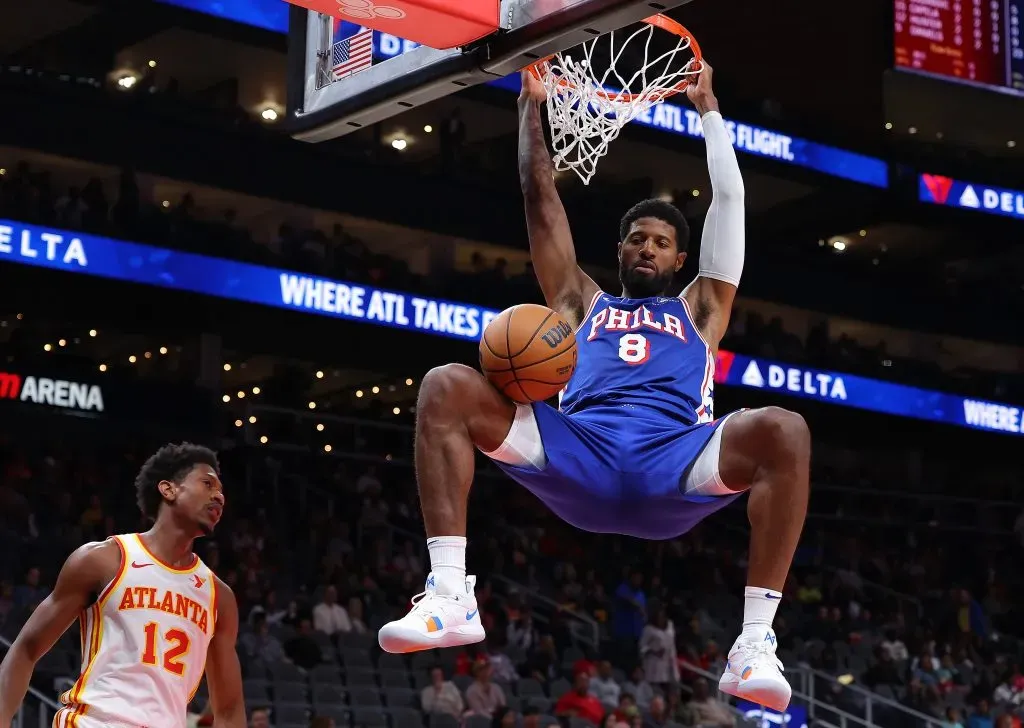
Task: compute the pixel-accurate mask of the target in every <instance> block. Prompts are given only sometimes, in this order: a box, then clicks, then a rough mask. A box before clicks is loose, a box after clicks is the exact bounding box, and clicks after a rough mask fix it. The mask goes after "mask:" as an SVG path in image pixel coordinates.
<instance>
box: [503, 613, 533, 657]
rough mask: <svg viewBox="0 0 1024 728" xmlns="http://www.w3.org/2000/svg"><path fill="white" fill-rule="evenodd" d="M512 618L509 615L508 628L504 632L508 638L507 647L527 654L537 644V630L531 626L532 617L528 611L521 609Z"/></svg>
mask: <svg viewBox="0 0 1024 728" xmlns="http://www.w3.org/2000/svg"><path fill="white" fill-rule="evenodd" d="M514 617H515V618H513V615H512V614H509V620H508V628H507V629H506V631H505V632H506V635H507V636H508V646H509V647H511V648H512V649H516V650H522V651H523V652H529V651H530V650H531V649H532V648H533V646H534V645H535V644H537V630H536V629H535V628H534V626H533V616H532V615H531V614H530V610H529V609H522V610H518V611H517V612H516V613H515V615H514Z"/></svg>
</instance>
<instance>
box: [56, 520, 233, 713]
mask: <svg viewBox="0 0 1024 728" xmlns="http://www.w3.org/2000/svg"><path fill="white" fill-rule="evenodd" d="M112 538H113V540H114V541H115V542H116V543H117V544H118V546H119V547H120V549H121V568H120V569H119V570H118V572H117V576H115V577H114V579H113V581H111V582H110V584H108V585H107V587H106V588H105V589H104V590H103V591H102V593H101V594H100V596H99V599H97V601H96V603H95V604H93V605H92V606H90V607H88V608H87V609H86V610H85V611H84V612H82V615H81V617H80V618H79V623H80V626H81V630H82V673H81V675H80V676H79V678H78V681H77V682H76V683H75V684H74V686H73V687H72V688H71V689H70V690H69V691H67V692H66V693H64V694H63V695H62V696H61V702H62V703H63V704H64V706H65V707H64V708H62V709H61V710H60V711H59V712H58V713H57V715H56V716H55V717H54V719H53V726H54V728H92V726H113V727H115V728H141V727H143V726H145V728H182V727H183V726H184V725H185V712H186V707H187V706H188V703H189V701H190V700H191V699H192V696H193V695H194V694H195V691H196V689H197V688H198V687H199V682H200V680H202V677H203V670H204V669H205V667H206V650H207V647H209V644H210V639H211V638H212V637H213V630H214V626H215V624H216V621H217V590H216V585H215V580H214V576H213V572H212V571H210V569H209V568H207V566H206V564H204V563H203V562H202V561H201V560H200V559H199V557H198V556H195V561H194V562H193V563H192V565H191V566H189V567H187V568H183V569H178V568H175V567H173V566H170V565H169V564H165V563H164V562H162V561H161V560H160V559H158V558H157V557H156V556H154V555H153V554H151V553H150V552H149V550H148V549H147V548H146V547H145V546H144V545H143V543H142V540H141V539H140V538H139V535H138V534H135V533H132V534H127V535H123V536H113V537H112Z"/></svg>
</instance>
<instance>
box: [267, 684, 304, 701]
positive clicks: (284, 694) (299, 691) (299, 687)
mask: <svg viewBox="0 0 1024 728" xmlns="http://www.w3.org/2000/svg"><path fill="white" fill-rule="evenodd" d="M274 700H276V701H279V702H282V703H308V702H309V691H308V690H307V688H306V683H304V682H301V683H300V682H291V681H289V682H277V681H275V682H274Z"/></svg>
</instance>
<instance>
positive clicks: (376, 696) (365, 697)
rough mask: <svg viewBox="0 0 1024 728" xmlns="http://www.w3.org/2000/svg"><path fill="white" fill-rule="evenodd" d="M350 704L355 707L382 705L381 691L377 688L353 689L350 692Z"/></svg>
mask: <svg viewBox="0 0 1024 728" xmlns="http://www.w3.org/2000/svg"><path fill="white" fill-rule="evenodd" d="M348 699H349V703H350V704H351V705H352V706H353V707H355V706H357V705H360V706H363V707H374V706H378V707H379V706H380V705H381V699H380V691H379V690H377V688H366V687H353V688H350V689H349V692H348Z"/></svg>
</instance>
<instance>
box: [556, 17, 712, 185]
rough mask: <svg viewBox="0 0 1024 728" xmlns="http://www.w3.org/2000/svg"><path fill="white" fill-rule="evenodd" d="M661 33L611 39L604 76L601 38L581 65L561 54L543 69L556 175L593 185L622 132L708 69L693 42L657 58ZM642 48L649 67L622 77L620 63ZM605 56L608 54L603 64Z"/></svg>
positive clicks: (644, 31) (647, 30) (646, 29)
mask: <svg viewBox="0 0 1024 728" xmlns="http://www.w3.org/2000/svg"><path fill="white" fill-rule="evenodd" d="M656 30H657V28H656V27H655V26H653V25H649V24H647V23H644V24H643V26H642V27H641V28H639V29H638V30H636V31H634V32H633V33H631V34H629V35H628V36H626V38H625V40H622V36H623V35H625V34H624V33H622V32H619V34H618V35H616V33H615V32H614V31H613V32H612V33H609V34H608V36H607V38H608V40H607V42H606V43H607V44H608V45H610V51H609V53H608V54H609V57H610V59H609V63H608V68H607V70H606V71H604V72H603V73H601V74H600V76H598V72H597V71H595V70H594V68H595V67H594V64H593V60H594V50H595V47H596V46H597V41H598V40H600V39H598V38H595V39H594V40H592V41H588V42H587V43H585V44H584V45H583V46H582V50H583V58H582V59H581V60H579V61H577V60H575V59H573V58H572V57H571V56H569V55H565V54H562V53H558V54H555V55H554V56H552V57H551V58H550V59H548V60H547V61H545V62H543V63H542V64H539V66H538V68H539V70H540V74H541V81H542V82H543V84H544V89H545V90H546V91H547V96H548V101H547V106H548V120H549V122H550V125H551V145H552V148H553V149H554V164H555V169H557V170H559V171H562V172H564V171H566V170H570V169H571V170H572V171H573V172H575V173H576V174H577V175H578V176H579V178H580V179H581V180H583V184H589V183H590V178H591V177H593V176H594V172H595V171H596V169H597V162H598V160H599V159H600V158H601V157H603V156H604V155H605V154H607V153H608V145H609V144H611V142H612V141H614V140H615V138H616V137H618V135H619V132H621V131H622V127H624V126H625V125H626V124H628V123H629V122H630V121H632V120H633V119H635V118H636V117H638V116H639V115H640V114H642V113H644V112H645V111H647V110H648V109H650V108H651V107H652V106H654V105H655V104H659V103H661V102H662V101H664V100H665V99H666V98H667V97H668V96H671V95H672V94H673V93H676V92H677V90H678V89H677V87H678V86H680V84H682V83H683V82H684V81H686V80H687V79H689V78H692V77H695V76H696V75H697V74H699V73H700V71H701V68H702V65H701V62H700V61H699V60H697V58H695V57H694V55H693V53H692V50H691V48H690V46H691V42H690V38H689V37H684V36H677V37H678V42H677V43H676V45H675V47H674V48H672V49H671V50H668V51H665V52H664V53H661V54H660V55H658V56H656V57H654V58H651V56H650V50H651V39H652V38H653V37H654V33H655V31H656ZM662 33H665V31H662ZM640 47H642V48H643V54H644V59H645V60H644V63H643V66H642V67H641V68H640V69H639V70H637V71H635V72H634V73H633V74H632V75H631V76H629V77H628V78H626V77H624V75H623V74H621V73H620V72H619V70H618V68H617V66H618V63H619V61H620V60H621V58H622V56H623V53H625V51H626V50H627V49H629V51H630V53H636V52H637V51H638V49H639V48H640ZM604 53H605V50H604V48H602V50H601V56H602V58H601V59H600V60H601V61H602V62H603V60H604V59H603V55H604Z"/></svg>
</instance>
